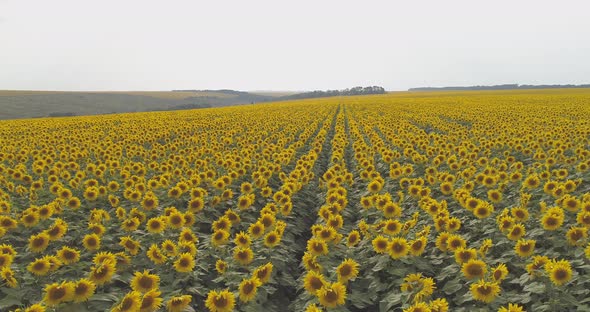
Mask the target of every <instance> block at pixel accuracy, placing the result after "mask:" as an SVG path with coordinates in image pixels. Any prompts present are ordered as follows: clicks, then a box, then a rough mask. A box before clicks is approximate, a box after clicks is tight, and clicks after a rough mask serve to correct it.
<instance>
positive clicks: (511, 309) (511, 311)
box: [498, 303, 525, 312]
mask: <svg viewBox="0 0 590 312" xmlns="http://www.w3.org/2000/svg"><path fill="white" fill-rule="evenodd" d="M498 312H525V310H524V308H523V307H521V306H519V305H518V304H516V303H509V304H508V306H505V307H500V308H499V309H498Z"/></svg>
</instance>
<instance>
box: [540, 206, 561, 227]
mask: <svg viewBox="0 0 590 312" xmlns="http://www.w3.org/2000/svg"><path fill="white" fill-rule="evenodd" d="M555 208H557V209H555ZM559 210H561V208H559V207H554V208H549V210H548V211H546V212H545V214H544V215H543V217H542V218H541V224H542V225H543V229H545V230H547V231H555V230H557V229H559V228H560V227H561V225H562V224H563V221H564V215H563V211H562V212H561V213H559V212H557V213H554V212H555V211H559Z"/></svg>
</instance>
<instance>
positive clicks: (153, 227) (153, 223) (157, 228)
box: [146, 216, 166, 234]
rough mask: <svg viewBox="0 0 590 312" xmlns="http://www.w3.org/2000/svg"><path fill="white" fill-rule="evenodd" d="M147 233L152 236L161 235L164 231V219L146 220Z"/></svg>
mask: <svg viewBox="0 0 590 312" xmlns="http://www.w3.org/2000/svg"><path fill="white" fill-rule="evenodd" d="M146 228H147V231H148V232H150V233H153V234H156V233H162V232H163V231H164V230H165V229H166V217H162V216H160V217H155V218H151V219H149V220H148V222H147V224H146Z"/></svg>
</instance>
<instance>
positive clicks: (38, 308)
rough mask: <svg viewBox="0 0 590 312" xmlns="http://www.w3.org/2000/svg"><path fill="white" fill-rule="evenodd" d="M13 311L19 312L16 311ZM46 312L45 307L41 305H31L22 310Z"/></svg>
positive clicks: (26, 311)
mask: <svg viewBox="0 0 590 312" xmlns="http://www.w3.org/2000/svg"><path fill="white" fill-rule="evenodd" d="M15 311H19V310H18V309H17V310H15ZM45 311H47V310H46V309H45V306H43V305H42V304H41V303H35V304H33V305H30V306H29V307H28V308H26V309H25V310H24V312H45Z"/></svg>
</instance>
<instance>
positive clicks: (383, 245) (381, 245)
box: [371, 235, 389, 254]
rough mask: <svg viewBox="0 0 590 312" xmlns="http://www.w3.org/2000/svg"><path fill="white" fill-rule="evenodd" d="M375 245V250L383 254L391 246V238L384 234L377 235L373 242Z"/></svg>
mask: <svg viewBox="0 0 590 312" xmlns="http://www.w3.org/2000/svg"><path fill="white" fill-rule="evenodd" d="M371 243H372V245H373V250H375V252H376V253H378V254H383V253H385V252H386V251H387V247H388V246H389V240H388V239H387V238H385V237H384V236H381V235H377V237H375V238H374V239H373V241H372V242H371Z"/></svg>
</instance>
